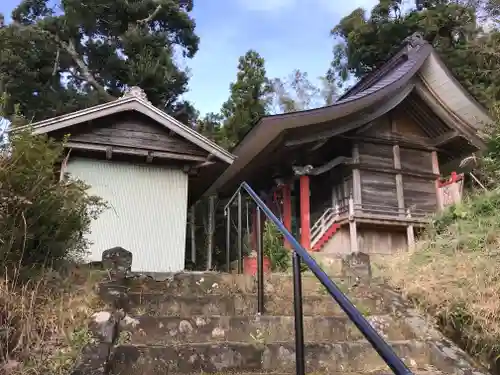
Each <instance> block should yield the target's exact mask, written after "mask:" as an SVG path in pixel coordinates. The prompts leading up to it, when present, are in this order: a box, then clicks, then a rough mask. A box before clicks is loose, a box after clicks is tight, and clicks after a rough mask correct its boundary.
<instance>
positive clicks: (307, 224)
mask: <svg viewBox="0 0 500 375" xmlns="http://www.w3.org/2000/svg"><path fill="white" fill-rule="evenodd" d="M309 197H310V188H309V176H300V244H301V245H302V247H304V248H305V249H306V250H307V251H309V250H310V248H311V218H310V214H309V211H310V202H309Z"/></svg>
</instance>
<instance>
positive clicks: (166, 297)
mask: <svg viewBox="0 0 500 375" xmlns="http://www.w3.org/2000/svg"><path fill="white" fill-rule="evenodd" d="M374 294H376V293H371V294H370V295H369V296H365V295H363V293H361V294H359V293H350V297H351V302H352V303H353V304H354V305H355V306H356V307H357V308H358V310H359V311H360V312H361V313H362V314H363V315H366V316H367V315H385V314H387V313H391V312H393V311H394V309H395V308H396V305H395V304H394V302H393V301H392V299H390V298H385V297H384V296H382V295H374ZM127 298H128V302H127V303H128V305H129V307H128V309H130V311H131V313H132V315H153V316H193V315H206V316H210V315H234V316H236V315H248V314H255V313H256V312H257V295H256V294H220V295H217V294H211V295H210V294H209V295H205V296H189V295H187V296H186V295H172V294H167V293H160V292H155V293H138V292H134V293H128V297H127ZM265 307H266V314H267V315H293V295H288V296H286V295H285V296H283V295H281V294H276V293H274V294H271V295H269V294H268V296H267V298H266V299H265ZM303 310H304V315H311V316H316V315H323V316H334V315H339V314H343V311H342V310H341V308H340V307H339V305H338V304H337V302H336V301H335V300H334V299H333V298H332V297H330V296H325V295H306V296H304V297H303Z"/></svg>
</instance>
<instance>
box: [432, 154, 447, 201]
mask: <svg viewBox="0 0 500 375" xmlns="http://www.w3.org/2000/svg"><path fill="white" fill-rule="evenodd" d="M431 157H432V173H434V174H435V175H437V177H436V178H435V179H434V180H435V181H434V185H435V187H436V202H437V208H438V211H442V210H443V209H444V204H443V196H442V191H441V188H440V187H439V177H440V171H439V159H438V154H437V152H436V151H433V152H432V154H431Z"/></svg>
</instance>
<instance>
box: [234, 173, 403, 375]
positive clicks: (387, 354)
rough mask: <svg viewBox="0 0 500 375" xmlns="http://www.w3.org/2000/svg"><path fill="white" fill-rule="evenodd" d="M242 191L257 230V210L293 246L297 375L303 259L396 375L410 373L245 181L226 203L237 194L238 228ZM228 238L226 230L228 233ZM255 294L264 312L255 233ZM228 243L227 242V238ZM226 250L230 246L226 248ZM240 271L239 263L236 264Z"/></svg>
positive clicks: (301, 364)
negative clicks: (254, 210) (254, 209)
mask: <svg viewBox="0 0 500 375" xmlns="http://www.w3.org/2000/svg"><path fill="white" fill-rule="evenodd" d="M242 190H244V191H245V192H246V193H247V194H248V195H249V196H250V197H251V198H252V200H253V201H254V202H255V203H256V205H257V228H258V230H259V231H260V216H261V215H260V211H262V212H264V214H265V215H266V217H267V218H268V219H269V220H271V221H272V222H273V223H274V224H275V225H276V226H277V227H278V229H279V231H280V232H281V233H282V234H283V236H284V237H285V239H286V241H287V242H288V243H289V244H290V245H291V246H292V248H293V250H294V252H293V266H292V267H293V279H294V315H295V356H296V370H297V374H298V375H304V374H305V358H304V330H303V311H302V273H301V270H300V261H301V260H302V261H303V262H304V263H305V264H306V265H307V266H308V267H309V269H310V270H311V271H312V273H313V274H314V275H315V276H316V277H317V278H318V279H319V281H320V282H321V284H323V286H324V287H325V288H326V290H327V291H328V293H329V294H330V296H331V297H332V298H333V299H335V301H336V302H337V303H338V304H339V306H340V307H341V309H342V310H343V311H344V312H345V313H346V315H347V316H348V317H349V319H350V320H351V321H352V322H353V323H354V325H355V326H356V327H357V328H358V329H359V330H360V332H361V333H362V334H363V336H364V337H365V338H366V339H367V340H368V341H369V342H370V344H371V345H372V346H373V348H374V349H375V351H376V352H377V353H378V354H379V355H380V357H381V358H382V359H383V360H384V362H385V363H386V364H387V365H388V366H389V367H390V368H391V370H392V371H393V372H394V374H396V375H412V374H413V373H412V372H411V371H410V369H409V368H408V367H407V366H406V365H405V364H404V362H403V361H402V360H401V358H399V357H398V356H397V355H396V353H395V352H394V350H393V349H392V348H391V346H390V345H389V344H388V343H387V342H386V341H385V340H384V339H383V338H382V337H381V336H380V335H379V334H378V333H377V331H376V330H375V329H374V328H373V327H372V326H371V325H370V323H368V321H367V320H366V319H365V318H364V317H363V315H362V314H361V312H360V311H359V310H358V309H357V308H356V307H355V306H354V305H353V304H352V302H351V301H350V300H349V298H348V297H347V296H346V295H345V294H344V293H343V292H342V291H341V290H340V289H339V287H338V286H337V285H336V284H335V283H334V282H333V281H332V280H331V279H330V278H329V277H328V275H327V274H326V273H325V271H323V269H322V268H321V267H320V266H319V264H318V263H317V262H316V261H315V260H314V258H313V257H312V256H311V255H310V254H309V253H308V252H307V251H306V250H305V249H304V248H303V247H302V246H301V245H300V243H299V242H298V241H297V240H296V239H295V237H294V236H293V235H292V234H291V233H290V232H289V231H288V230H287V229H286V228H285V226H284V225H283V223H282V222H281V221H280V220H279V219H278V218H277V217H276V215H274V213H273V212H272V211H271V210H270V209H269V207H267V205H266V204H265V203H264V202H263V201H262V199H261V198H260V197H259V196H258V195H257V194H256V193H255V191H254V190H253V189H252V188H251V187H250V185H248V184H247V183H246V182H243V183H242V184H241V185H240V187H239V188H238V189H237V191H236V193H235V194H234V195H233V197H232V198H231V200H230V201H229V202H228V204H227V205H226V206H225V208H224V210H225V214H226V215H228V214H229V209H228V208H229V207H230V205H231V204H232V202H233V201H234V199H236V197H238V206H239V208H238V216H239V218H238V223H239V225H238V226H239V227H241V191H242ZM228 237H229V232H228ZM241 237H242V236H241V231H239V238H238V253H239V254H238V255H239V257H240V258H239V263H241V259H242V258H241V246H242V238H241ZM257 237H258V239H257V248H258V249H257V294H258V297H257V298H258V304H257V306H258V312H259V313H264V261H263V258H264V256H263V249H262V240H261V236H260V235H258V236H257ZM228 244H229V241H228ZM226 251H227V252H229V248H228V249H226ZM238 268H239V271H240V272H241V271H242V270H241V264H240V266H239V267H238Z"/></svg>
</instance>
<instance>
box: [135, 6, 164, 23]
mask: <svg viewBox="0 0 500 375" xmlns="http://www.w3.org/2000/svg"><path fill="white" fill-rule="evenodd" d="M162 8H163V5H162V4H160V5H158V6H157V7H156V9H155V10H154V12H153V13H151V14H150V15H149V16H148V17H147V18H144V19H142V20H138V21H137V23H138V24H139V25H144V24H145V23H148V22H151V21H152V20H154V19H155V18H156V16H157V15H158V13H160V11H161V9H162Z"/></svg>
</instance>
